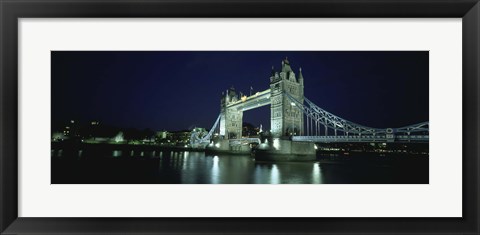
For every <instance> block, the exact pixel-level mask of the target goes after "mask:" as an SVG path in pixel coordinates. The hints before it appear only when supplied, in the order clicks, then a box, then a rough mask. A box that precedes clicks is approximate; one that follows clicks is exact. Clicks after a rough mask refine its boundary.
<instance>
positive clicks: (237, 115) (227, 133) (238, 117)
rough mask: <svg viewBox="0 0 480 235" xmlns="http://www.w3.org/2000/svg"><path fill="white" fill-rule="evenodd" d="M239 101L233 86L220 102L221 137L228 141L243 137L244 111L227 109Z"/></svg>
mask: <svg viewBox="0 0 480 235" xmlns="http://www.w3.org/2000/svg"><path fill="white" fill-rule="evenodd" d="M238 100H239V97H238V94H237V92H236V91H235V88H234V87H233V86H232V87H231V88H230V89H228V90H227V91H226V92H225V93H223V94H222V98H221V100H220V115H221V116H220V135H221V136H224V137H225V138H227V139H236V138H241V137H242V120H243V111H242V110H238V109H237V108H227V106H228V105H230V104H232V103H235V102H237V101H238Z"/></svg>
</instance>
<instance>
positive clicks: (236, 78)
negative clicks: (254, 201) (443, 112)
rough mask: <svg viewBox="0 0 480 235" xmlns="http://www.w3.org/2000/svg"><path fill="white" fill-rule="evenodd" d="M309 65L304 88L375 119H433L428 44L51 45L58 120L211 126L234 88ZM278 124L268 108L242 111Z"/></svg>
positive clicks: (329, 103) (256, 87)
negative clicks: (169, 48) (87, 48)
mask: <svg viewBox="0 0 480 235" xmlns="http://www.w3.org/2000/svg"><path fill="white" fill-rule="evenodd" d="M285 57H288V58H289V61H290V62H291V65H292V68H293V70H294V72H295V73H297V74H298V71H299V68H300V67H301V68H302V74H303V77H304V78H305V96H306V97H307V98H309V99H310V100H312V101H313V102H314V103H316V104H317V105H319V106H321V107H322V108H324V109H325V110H327V111H329V112H331V113H333V114H335V115H338V116H342V117H344V118H345V119H347V120H350V121H353V122H356V123H359V124H362V125H366V126H371V127H401V126H404V125H408V124H411V123H418V122H422V121H428V52H426V51H424V52H391V51H389V52H331V51H329V52H297V51H295V52H292V51H282V52H259V51H255V52H238V51H236V52H125V51H122V52H78V51H77V52H70V51H62V52H59V51H54V52H52V124H54V123H55V124H57V123H59V122H63V121H65V120H70V119H75V120H79V121H81V122H89V121H91V120H99V121H101V122H102V123H106V124H109V125H112V126H117V127H120V128H137V129H146V128H149V129H152V130H169V131H175V130H185V129H191V128H193V127H204V128H210V127H211V125H212V124H213V122H214V121H215V119H216V117H217V116H218V113H219V112H220V98H221V94H222V92H225V90H227V89H228V88H230V87H231V86H234V87H235V88H236V90H237V92H243V94H246V95H249V94H250V90H251V88H253V93H255V92H258V91H263V90H266V89H268V88H269V77H270V74H271V70H272V65H273V66H274V68H275V70H277V71H278V70H279V69H280V66H281V61H282V60H283V59H284V58H285ZM244 122H248V123H252V124H253V125H255V126H259V125H260V124H261V125H262V126H264V127H266V128H269V126H270V108H269V106H267V107H262V108H259V109H255V110H250V111H247V112H245V114H244Z"/></svg>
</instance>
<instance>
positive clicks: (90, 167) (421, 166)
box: [51, 150, 428, 184]
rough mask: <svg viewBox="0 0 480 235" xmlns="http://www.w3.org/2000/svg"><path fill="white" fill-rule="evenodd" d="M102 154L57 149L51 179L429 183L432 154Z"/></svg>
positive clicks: (61, 181) (91, 181)
mask: <svg viewBox="0 0 480 235" xmlns="http://www.w3.org/2000/svg"><path fill="white" fill-rule="evenodd" d="M91 154H92V153H91ZM98 154H99V153H95V154H92V155H88V152H85V153H82V152H79V153H78V155H77V156H73V157H72V156H66V154H64V153H62V152H61V151H55V152H54V151H52V178H51V179H52V184H412V183H417V184H418V183H421V184H428V159H426V160H412V159H410V160H408V161H400V163H399V162H398V161H395V162H391V161H374V162H370V161H368V162H362V161H355V162H354V163H353V162H345V161H315V162H274V163H272V162H256V161H255V160H254V159H253V158H252V157H251V156H249V155H205V153H203V152H188V151H160V152H139V153H135V154H134V153H133V152H127V151H121V150H115V151H112V153H111V154H107V153H102V154H103V156H99V155H98ZM387 157H388V156H387ZM387 157H386V158H387Z"/></svg>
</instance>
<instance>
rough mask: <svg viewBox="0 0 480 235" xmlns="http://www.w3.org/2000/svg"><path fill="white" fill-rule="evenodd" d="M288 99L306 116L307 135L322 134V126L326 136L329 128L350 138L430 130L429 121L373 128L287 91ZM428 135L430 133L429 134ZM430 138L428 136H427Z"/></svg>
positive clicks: (407, 133) (406, 133)
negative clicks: (295, 96)
mask: <svg viewBox="0 0 480 235" xmlns="http://www.w3.org/2000/svg"><path fill="white" fill-rule="evenodd" d="M285 95H286V96H287V97H288V99H289V100H290V101H291V102H292V103H294V104H295V106H296V107H298V108H299V109H300V110H301V111H302V112H303V113H304V114H305V116H306V125H305V126H306V130H305V131H303V135H307V136H320V134H321V126H322V125H323V126H324V127H325V131H324V133H323V134H324V136H325V137H327V136H328V129H331V130H333V132H334V133H333V134H334V137H337V136H338V134H339V132H340V133H342V134H343V136H346V137H347V138H348V136H349V135H358V136H373V137H375V136H378V135H382V136H387V135H392V134H396V135H408V136H409V135H410V134H413V133H423V134H424V133H425V132H428V131H429V123H428V122H422V123H417V124H413V125H409V126H405V127H400V128H384V129H382V128H372V127H367V126H363V125H360V124H357V123H354V122H351V121H348V120H346V119H343V118H341V117H339V116H336V115H334V114H332V113H330V112H328V111H326V110H324V109H322V108H320V107H318V106H317V105H315V104H314V103H313V102H312V101H310V100H309V99H307V98H306V97H305V98H304V99H305V103H302V102H300V101H298V100H297V99H295V98H294V97H292V96H291V95H290V94H288V93H285ZM427 135H428V134H427ZM427 138H428V136H427Z"/></svg>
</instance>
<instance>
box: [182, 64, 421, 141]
mask: <svg viewBox="0 0 480 235" xmlns="http://www.w3.org/2000/svg"><path fill="white" fill-rule="evenodd" d="M303 90H304V79H303V75H302V70H301V68H300V69H299V72H298V76H297V75H296V74H295V73H294V72H293V70H292V69H291V67H290V63H289V61H288V59H285V60H283V61H282V68H281V71H279V72H277V71H275V69H274V68H272V73H271V76H270V88H269V89H267V90H264V91H262V92H257V93H255V94H253V95H250V96H244V95H240V96H239V95H238V94H237V93H236V91H235V89H234V88H233V87H232V88H230V89H228V90H227V91H226V92H224V93H223V94H222V98H221V102H220V114H219V116H218V118H217V120H216V121H215V123H214V125H213V126H212V128H211V129H210V131H209V132H208V133H206V132H204V133H200V132H195V131H193V132H192V137H191V144H192V145H199V144H200V145H201V144H204V145H206V144H209V143H210V142H211V139H212V136H214V135H215V136H219V138H222V139H224V140H228V141H229V145H230V146H236V145H245V144H248V143H254V142H257V143H260V140H259V139H257V138H242V123H243V122H242V119H243V112H244V111H248V110H251V109H255V108H259V107H262V106H266V105H270V107H271V108H270V110H271V119H270V120H271V130H270V135H271V136H272V137H273V138H278V139H284V140H285V139H288V140H289V141H293V142H316V143H332V142H344V143H349V142H415V143H422V142H424V143H425V142H428V140H429V123H428V122H422V123H417V124H412V125H408V126H404V127H397V128H374V127H367V126H363V125H360V124H357V123H354V122H352V121H349V120H346V119H344V118H341V117H339V116H336V115H334V114H332V113H330V112H328V111H326V110H324V109H322V108H320V107H319V106H317V105H316V104H314V103H313V102H311V101H310V100H309V99H307V98H306V97H305V96H304V93H303Z"/></svg>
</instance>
